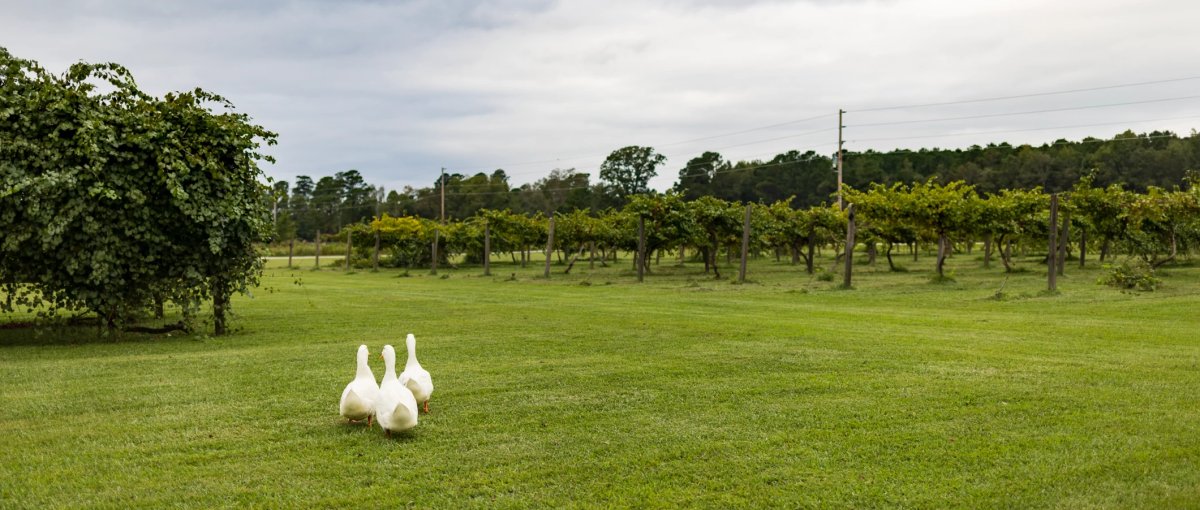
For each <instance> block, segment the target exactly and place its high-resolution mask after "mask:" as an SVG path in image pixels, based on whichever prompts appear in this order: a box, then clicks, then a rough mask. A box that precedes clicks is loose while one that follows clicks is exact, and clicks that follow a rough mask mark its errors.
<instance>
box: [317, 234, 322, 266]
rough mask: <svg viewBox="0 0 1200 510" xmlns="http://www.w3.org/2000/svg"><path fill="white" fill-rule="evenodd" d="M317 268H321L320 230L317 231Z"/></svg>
mask: <svg viewBox="0 0 1200 510" xmlns="http://www.w3.org/2000/svg"><path fill="white" fill-rule="evenodd" d="M316 267H317V269H321V231H320V230H318V231H317V264H316Z"/></svg>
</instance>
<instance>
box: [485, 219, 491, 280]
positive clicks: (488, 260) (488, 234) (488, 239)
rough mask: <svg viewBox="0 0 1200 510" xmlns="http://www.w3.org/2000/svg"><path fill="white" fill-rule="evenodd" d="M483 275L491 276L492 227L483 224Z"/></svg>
mask: <svg viewBox="0 0 1200 510" xmlns="http://www.w3.org/2000/svg"><path fill="white" fill-rule="evenodd" d="M483 275H484V276H491V275H492V226H491V225H489V224H488V223H487V222H484V224H483Z"/></svg>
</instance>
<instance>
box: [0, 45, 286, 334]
mask: <svg viewBox="0 0 1200 510" xmlns="http://www.w3.org/2000/svg"><path fill="white" fill-rule="evenodd" d="M210 105H215V106H217V107H219V108H223V109H224V111H221V112H219V113H217V112H213V111H212V108H211V106H210ZM274 136H275V135H274V134H273V133H270V132H268V131H266V130H264V129H262V128H261V127H258V126H255V125H253V124H250V123H249V119H248V118H247V117H246V116H245V115H243V114H238V113H235V112H233V111H232V106H231V105H230V104H229V103H228V102H227V101H225V100H224V99H223V98H221V97H220V96H217V95H214V94H211V93H208V92H205V91H203V90H200V89H196V90H194V91H190V92H181V93H175V94H167V95H166V96H165V97H163V98H161V99H160V98H155V97H151V96H149V95H147V94H145V93H143V92H142V91H140V90H138V88H137V86H136V84H135V83H134V80H133V76H132V75H131V74H130V73H129V71H127V70H126V69H125V68H123V67H121V66H119V65H116V64H85V63H79V64H75V65H73V66H71V68H70V69H69V70H68V71H67V72H66V73H64V74H63V75H62V76H54V75H52V74H50V73H48V72H46V71H45V70H44V69H42V68H41V67H39V66H38V65H37V64H36V63H34V62H32V61H28V60H23V59H19V58H17V57H14V56H13V55H11V54H10V53H8V52H7V50H4V49H3V48H0V231H2V232H3V233H4V236H3V240H2V241H0V288H2V290H3V292H4V294H5V299H4V300H3V301H0V311H5V312H13V311H14V310H16V309H19V308H26V309H37V310H39V311H40V312H41V313H42V314H44V315H54V314H56V313H59V312H75V311H85V312H92V313H95V314H96V315H97V316H99V317H100V318H101V319H102V320H103V321H104V323H106V324H107V325H108V327H109V328H113V327H116V326H117V325H120V324H124V323H128V322H131V321H133V320H136V319H137V318H138V317H139V316H141V315H143V314H145V313H147V312H149V311H151V310H152V309H153V308H154V307H155V305H160V306H161V304H162V303H163V302H172V303H175V304H177V305H179V306H181V307H183V308H184V309H185V310H194V309H196V308H197V307H198V306H199V303H200V302H201V301H202V300H204V299H208V298H212V299H213V302H214V308H215V312H216V316H217V317H216V328H217V331H218V333H220V332H222V331H223V329H224V310H225V308H224V305H225V303H227V302H228V300H229V297H230V295H231V294H232V293H234V292H236V291H243V290H245V289H247V288H248V287H249V286H252V285H253V284H254V283H255V282H256V278H257V275H258V270H259V268H260V266H261V260H260V259H259V256H258V254H257V252H256V249H255V244H256V243H258V242H260V241H261V240H263V239H265V238H266V237H267V234H268V233H269V229H270V228H271V223H270V217H269V215H268V211H267V210H266V209H265V207H264V204H263V202H262V200H261V197H262V195H263V193H264V191H265V190H264V187H263V186H262V185H261V184H260V182H259V179H260V178H262V177H263V176H262V172H261V171H260V170H259V168H258V166H257V161H259V160H261V159H264V156H262V155H260V154H258V153H257V152H256V151H257V149H258V147H259V145H260V143H262V142H263V141H266V142H267V143H274ZM266 159H269V158H266Z"/></svg>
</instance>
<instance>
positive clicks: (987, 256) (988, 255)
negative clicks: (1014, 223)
mask: <svg viewBox="0 0 1200 510" xmlns="http://www.w3.org/2000/svg"><path fill="white" fill-rule="evenodd" d="M983 267H984V269H987V268H990V267H992V235H991V234H988V235H987V237H985V238H983Z"/></svg>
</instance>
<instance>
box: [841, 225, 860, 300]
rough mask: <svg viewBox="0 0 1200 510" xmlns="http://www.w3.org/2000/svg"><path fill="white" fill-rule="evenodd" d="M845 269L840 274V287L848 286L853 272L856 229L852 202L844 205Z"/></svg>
mask: <svg viewBox="0 0 1200 510" xmlns="http://www.w3.org/2000/svg"><path fill="white" fill-rule="evenodd" d="M846 217H847V219H848V222H847V223H846V269H845V270H844V271H843V272H844V274H843V275H842V277H843V280H842V287H844V288H847V289H849V288H850V283H851V282H850V279H851V276H852V275H853V274H854V234H855V230H856V229H857V228H856V227H855V224H854V204H850V205H847V206H846Z"/></svg>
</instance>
